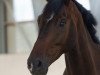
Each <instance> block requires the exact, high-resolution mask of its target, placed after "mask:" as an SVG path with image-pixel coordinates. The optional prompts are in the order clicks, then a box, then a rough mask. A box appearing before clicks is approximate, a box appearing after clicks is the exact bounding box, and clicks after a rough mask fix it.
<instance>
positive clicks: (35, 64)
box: [27, 58, 48, 75]
mask: <svg viewBox="0 0 100 75" xmlns="http://www.w3.org/2000/svg"><path fill="white" fill-rule="evenodd" d="M27 64H28V69H29V71H30V72H31V74H32V75H46V74H47V71H48V66H47V64H46V62H45V61H43V60H41V59H36V58H35V59H33V60H28V62H27Z"/></svg>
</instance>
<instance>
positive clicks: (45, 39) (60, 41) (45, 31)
mask: <svg viewBox="0 0 100 75" xmlns="http://www.w3.org/2000/svg"><path fill="white" fill-rule="evenodd" d="M37 21H38V26H39V35H38V38H37V41H36V43H35V45H34V47H33V50H32V52H31V54H30V56H29V58H28V62H27V64H28V69H29V70H30V72H31V74H32V75H46V74H47V71H48V68H49V66H50V65H51V64H52V63H53V62H54V61H56V60H57V59H58V58H59V57H60V56H61V55H62V54H65V62H66V69H65V71H64V75H100V42H99V40H98V38H97V37H96V36H95V33H96V30H95V25H96V20H95V18H94V17H93V15H92V14H91V13H90V11H88V10H86V9H85V8H84V7H83V6H82V5H81V4H79V3H78V2H77V1H75V0H48V1H47V4H46V6H45V8H44V10H43V13H42V14H41V15H40V16H39V17H38V20H37Z"/></svg>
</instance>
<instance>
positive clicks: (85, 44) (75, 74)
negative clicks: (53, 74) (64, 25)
mask: <svg viewBox="0 0 100 75" xmlns="http://www.w3.org/2000/svg"><path fill="white" fill-rule="evenodd" d="M67 11H69V12H70V13H71V15H70V16H71V25H70V31H69V32H70V33H69V38H72V41H71V43H72V45H71V46H72V48H71V50H69V52H67V53H66V54H65V56H66V65H67V67H68V69H69V75H97V72H96V71H97V69H96V67H97V66H96V64H97V62H95V61H97V60H95V59H94V58H97V57H100V55H98V56H97V57H94V55H95V54H94V52H95V51H94V50H95V49H98V50H99V49H100V48H97V47H95V46H96V45H94V43H93V42H92V40H91V38H90V36H89V34H88V31H87V30H86V28H85V25H84V23H83V20H82V17H81V14H80V12H79V11H78V9H77V8H76V6H75V4H74V3H73V2H72V1H70V4H69V7H68V9H67ZM73 43H74V44H73ZM99 54H100V51H99ZM98 60H99V59H98ZM95 63H96V64H95Z"/></svg>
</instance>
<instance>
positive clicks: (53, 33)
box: [28, 0, 70, 75]
mask: <svg viewBox="0 0 100 75" xmlns="http://www.w3.org/2000/svg"><path fill="white" fill-rule="evenodd" d="M52 1H53V0H52ZM54 1H59V0H54ZM60 1H62V0H60ZM60 1H59V2H60ZM52 4H53V2H51V4H49V3H48V4H47V5H46V7H45V9H44V12H43V14H41V15H40V16H39V17H38V25H39V35H38V38H37V41H36V43H35V45H34V48H33V50H32V52H31V54H30V56H29V59H28V68H29V70H30V72H31V73H32V74H33V75H46V73H47V70H48V67H49V66H50V65H51V64H52V63H53V62H54V61H55V60H57V59H58V58H59V57H60V56H61V55H62V54H63V53H64V50H65V47H64V46H65V44H66V40H67V35H68V27H69V24H70V22H69V19H68V15H67V14H66V8H65V5H61V4H60V3H58V4H59V5H60V7H59V6H56V5H54V4H55V2H54V4H53V5H52ZM50 6H53V7H50ZM54 6H55V7H56V8H57V9H54V10H53V8H55V7H54Z"/></svg>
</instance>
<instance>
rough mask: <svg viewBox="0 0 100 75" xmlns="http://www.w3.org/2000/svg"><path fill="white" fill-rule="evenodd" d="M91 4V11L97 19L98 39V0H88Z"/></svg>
mask: <svg viewBox="0 0 100 75" xmlns="http://www.w3.org/2000/svg"><path fill="white" fill-rule="evenodd" d="M90 5H91V12H92V13H93V14H94V16H95V18H96V20H97V23H98V25H97V27H96V29H97V36H98V37H99V39H100V0H90Z"/></svg>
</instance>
